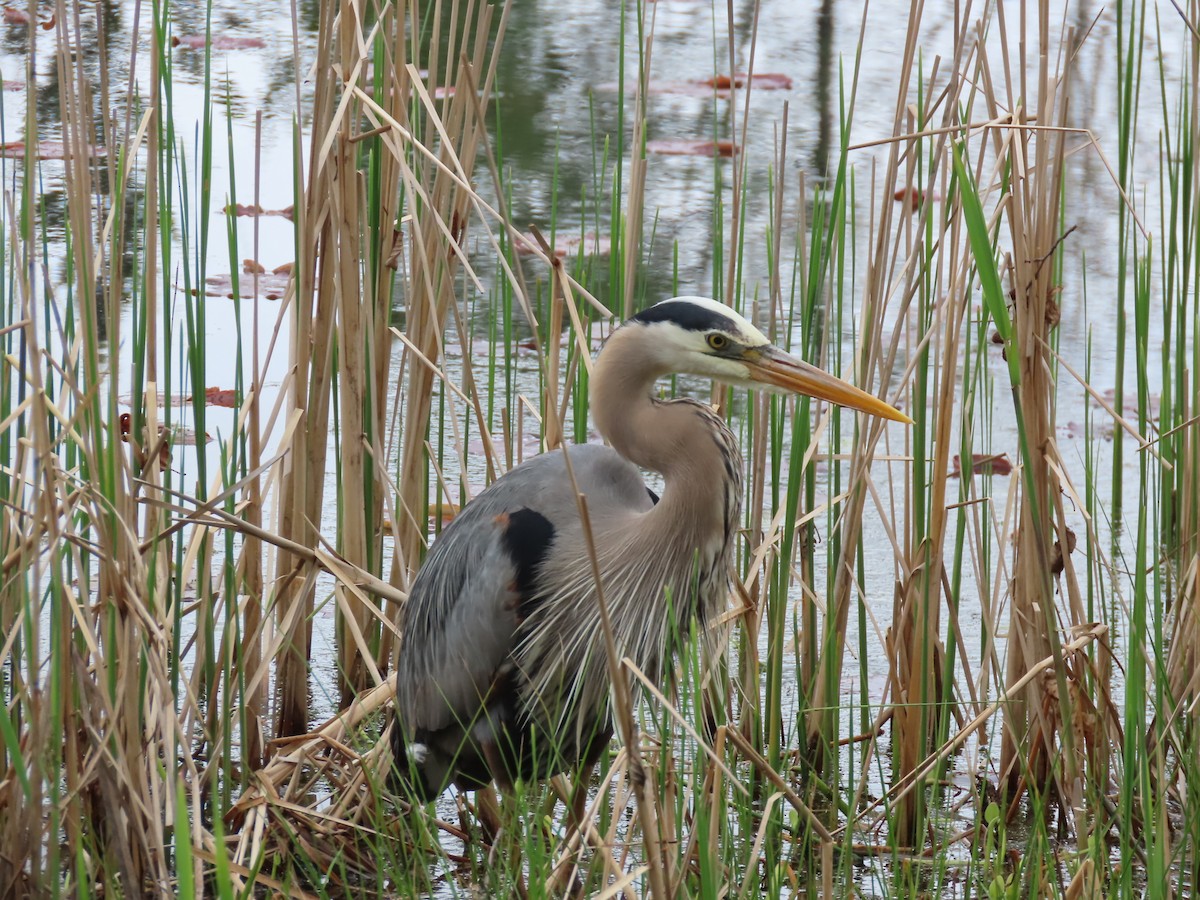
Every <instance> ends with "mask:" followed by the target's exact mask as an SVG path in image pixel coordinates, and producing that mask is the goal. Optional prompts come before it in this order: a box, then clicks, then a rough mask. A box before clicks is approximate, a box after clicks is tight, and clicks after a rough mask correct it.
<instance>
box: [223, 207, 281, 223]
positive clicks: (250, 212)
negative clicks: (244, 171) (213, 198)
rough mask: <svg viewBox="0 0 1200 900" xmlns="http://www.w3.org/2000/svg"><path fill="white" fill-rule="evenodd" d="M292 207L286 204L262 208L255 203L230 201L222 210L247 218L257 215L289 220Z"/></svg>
mask: <svg viewBox="0 0 1200 900" xmlns="http://www.w3.org/2000/svg"><path fill="white" fill-rule="evenodd" d="M293 211H294V210H293V207H291V206H286V207H284V208H283V209H264V208H263V207H261V206H259V205H258V204H257V203H230V204H229V205H228V206H226V207H225V208H224V210H223V212H225V214H226V215H234V216H245V217H247V218H257V217H258V216H279V217H280V218H281V219H287V220H288V221H289V222H291V221H292V220H293V219H292V214H293Z"/></svg>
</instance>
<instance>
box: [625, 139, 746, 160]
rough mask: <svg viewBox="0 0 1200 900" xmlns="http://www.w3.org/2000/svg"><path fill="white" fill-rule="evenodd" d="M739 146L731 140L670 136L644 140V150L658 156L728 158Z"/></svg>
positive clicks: (733, 154)
mask: <svg viewBox="0 0 1200 900" xmlns="http://www.w3.org/2000/svg"><path fill="white" fill-rule="evenodd" d="M740 150H741V148H740V147H738V145H737V144H735V143H734V142H733V141H705V140H700V139H697V138H671V139H664V140H658V141H646V152H647V153H657V154H659V155H660V156H720V157H722V158H725V159H728V158H729V157H731V156H735V155H737V153H738V152H740Z"/></svg>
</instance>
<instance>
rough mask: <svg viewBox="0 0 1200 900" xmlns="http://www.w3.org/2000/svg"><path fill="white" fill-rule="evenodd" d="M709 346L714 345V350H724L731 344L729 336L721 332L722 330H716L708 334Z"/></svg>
mask: <svg viewBox="0 0 1200 900" xmlns="http://www.w3.org/2000/svg"><path fill="white" fill-rule="evenodd" d="M708 346H710V347H712V348H713V349H714V350H724V349H725V348H726V347H728V346H729V338H727V337H725V335H723V334H721V333H720V332H714V333H713V334H710V335H709V336H708Z"/></svg>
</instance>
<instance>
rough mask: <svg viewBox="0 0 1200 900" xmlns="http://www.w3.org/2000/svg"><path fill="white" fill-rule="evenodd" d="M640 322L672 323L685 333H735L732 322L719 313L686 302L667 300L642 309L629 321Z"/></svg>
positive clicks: (647, 323)
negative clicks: (715, 331)
mask: <svg viewBox="0 0 1200 900" xmlns="http://www.w3.org/2000/svg"><path fill="white" fill-rule="evenodd" d="M629 321H630V322H641V323H642V324H643V325H653V324H654V323H655V322H672V323H674V324H675V325H678V326H679V327H680V328H683V329H686V330H687V331H713V330H714V329H719V330H721V331H733V332H736V330H737V329H736V326H735V325H734V324H733V320H732V319H730V318H729V317H728V316H723V315H721V314H720V313H719V312H714V311H713V310H711V309H707V308H706V307H703V306H700V305H698V304H696V303H689V302H688V301H687V300H667V301H665V302H663V303H656V304H655V305H654V306H651V307H650V308H649V309H643V310H642V311H641V312H640V313H638V314H637V315H636V316H634V317H633V318H631V319H630V320H629Z"/></svg>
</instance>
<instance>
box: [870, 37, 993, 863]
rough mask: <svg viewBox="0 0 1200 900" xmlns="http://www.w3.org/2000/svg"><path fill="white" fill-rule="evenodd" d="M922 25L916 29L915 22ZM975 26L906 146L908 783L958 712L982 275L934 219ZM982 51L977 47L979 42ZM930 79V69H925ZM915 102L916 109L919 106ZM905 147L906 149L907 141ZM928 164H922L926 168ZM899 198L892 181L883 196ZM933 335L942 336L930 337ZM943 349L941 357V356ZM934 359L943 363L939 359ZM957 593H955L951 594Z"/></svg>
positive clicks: (901, 774)
mask: <svg viewBox="0 0 1200 900" xmlns="http://www.w3.org/2000/svg"><path fill="white" fill-rule="evenodd" d="M914 30H915V29H914ZM968 35H969V26H968V23H967V21H966V20H963V22H962V24H961V27H960V30H959V32H958V33H957V35H956V40H955V51H954V60H953V61H952V62H951V63H950V65H949V66H947V68H948V69H949V71H950V72H951V74H950V78H949V83H948V84H947V85H946V86H945V87H944V88H943V89H942V90H941V91H940V92H939V93H938V94H936V95H935V93H934V90H935V85H937V84H938V77H937V76H938V70H939V67H940V66H939V63H940V60H938V61H935V62H934V65H933V68H932V71H931V72H930V73H929V75H928V77H927V78H925V83H924V86H923V90H922V93H921V96H923V97H924V98H925V104H924V105H923V106H918V107H916V108H915V112H916V114H917V115H918V116H919V120H913V119H911V118H910V119H909V121H908V122H907V123H906V125H907V126H908V127H907V130H908V131H909V132H910V133H912V134H917V133H921V132H925V131H926V130H927V129H928V126H929V124H930V122H931V121H932V120H933V118H934V117H935V116H937V115H938V108H939V107H940V110H941V112H940V118H941V120H942V121H941V125H942V129H939V130H940V131H941V133H940V134H938V135H937V136H934V137H929V138H912V139H908V140H906V141H905V142H904V144H903V146H904V147H905V158H906V160H907V166H906V171H905V176H904V180H903V181H902V182H901V185H902V186H901V188H900V190H901V191H905V192H907V195H908V196H909V197H911V198H914V199H913V200H912V201H910V202H912V203H913V205H915V206H916V208H915V209H914V210H913V214H912V215H910V216H909V217H908V218H907V219H906V220H905V222H904V227H903V233H904V239H903V243H904V248H903V251H902V252H903V258H905V259H921V260H923V263H922V265H921V266H919V267H908V271H909V272H910V273H911V274H910V275H909V276H908V277H907V278H906V284H905V288H904V290H905V294H906V295H907V296H913V297H915V298H916V301H917V310H916V313H917V317H918V318H917V321H918V322H919V323H920V329H919V331H918V334H917V335H916V337H917V339H918V341H919V344H918V347H917V349H916V354H915V358H916V366H915V370H914V376H915V380H914V385H913V396H914V397H915V398H926V397H927V398H929V401H928V402H921V401H920V400H917V402H914V404H913V409H912V417H913V419H914V421H915V425H914V426H913V429H912V432H911V434H912V439H913V457H914V466H913V473H912V485H911V494H910V497H911V503H912V507H911V510H912V511H911V513H910V515H909V516H908V517H907V519H906V528H905V532H904V533H905V536H906V537H905V543H906V546H905V548H904V561H903V563H902V565H901V571H902V572H903V573H904V575H903V576H902V577H901V579H900V581H899V583H898V584H897V586H896V597H895V604H894V607H893V624H892V627H891V629H890V630H889V633H888V636H887V639H888V651H889V657H890V658H891V659H892V660H893V661H894V667H893V669H892V673H893V674H891V675H889V680H890V684H889V688H888V693H889V694H890V696H891V697H892V698H893V703H894V704H895V705H894V706H893V707H892V723H893V727H894V731H893V748H894V750H893V767H894V772H895V776H896V777H897V778H899V779H904V778H907V777H910V776H911V775H912V774H913V773H914V772H915V771H916V768H917V766H918V765H919V763H920V762H921V760H922V759H924V757H925V756H926V755H927V754H928V753H929V752H930V751H931V750H932V747H933V743H934V741H935V739H936V738H937V736H938V735H939V733H940V731H941V729H940V728H939V722H940V721H944V720H946V719H947V718H948V716H949V709H948V706H949V704H950V703H951V702H952V700H951V698H952V696H953V686H952V685H951V684H950V683H948V679H949V678H950V677H951V675H952V673H951V672H947V671H946V665H945V655H946V649H945V647H944V645H943V643H942V636H941V631H942V628H941V621H942V619H941V608H942V599H943V592H942V585H943V583H944V581H945V577H946V576H945V561H944V549H943V548H944V547H945V545H946V537H947V533H948V529H949V523H950V511H949V508H948V506H947V482H948V478H949V474H950V451H951V447H952V442H951V428H952V425H953V423H954V414H955V404H956V399H957V394H958V381H957V379H956V378H954V377H953V374H952V373H954V372H955V369H956V367H957V364H958V359H959V356H960V350H961V343H962V337H963V328H964V320H965V317H966V313H967V310H968V308H969V305H970V298H971V291H972V288H973V284H972V281H971V279H970V277H969V271H970V266H971V256H970V244H969V242H968V241H967V240H966V238H965V236H964V233H963V228H962V216H961V214H960V213H956V212H955V211H949V212H947V213H946V214H944V215H942V216H940V217H935V216H934V214H933V209H934V207H933V204H932V203H931V202H930V200H929V198H930V197H932V196H933V193H934V192H933V187H934V185H938V184H940V185H941V187H942V190H943V194H944V193H945V192H946V188H947V186H948V184H949V177H950V176H949V173H950V170H951V169H952V165H951V162H950V151H949V141H948V138H949V132H948V131H947V130H945V129H948V128H949V126H950V125H952V124H953V123H954V122H955V121H956V119H957V117H958V116H959V114H960V110H961V102H962V101H961V97H960V94H961V91H962V90H963V87H964V82H963V79H962V77H961V75H960V74H959V73H961V72H963V71H964V63H965V62H966V61H967V60H969V59H970V57H971V56H972V52H971V51H972V42H970V41H969V39H968ZM974 49H976V50H978V48H974ZM923 77H924V74H923ZM910 108H912V107H910ZM900 145H901V144H900V142H897V144H896V146H900ZM922 163H924V166H925V167H924V169H923V170H922V169H920V168H919V166H920V165H921V164H922ZM894 194H895V191H894V190H893V185H892V184H890V183H885V185H884V187H883V194H882V196H883V198H884V202H885V203H886V202H888V201H889V200H890V199H891V198H892V197H893V196H894ZM925 336H931V337H932V340H931V341H929V342H927V341H925V339H924V338H925ZM938 354H940V359H938V358H937V356H936V355H938ZM934 359H936V360H937V361H936V363H934V362H932V361H933V360H934ZM947 599H948V598H947ZM926 802H927V797H926V793H925V791H923V790H916V791H913V792H911V793H909V794H906V795H905V796H904V797H903V798H902V799H901V800H900V801H899V803H898V804H897V807H896V811H895V816H894V818H893V819H892V825H893V827H892V829H891V838H892V843H893V844H895V845H898V846H908V847H913V846H917V845H919V843H920V840H921V835H922V834H923V833H924V828H925V823H926V808H925V804H926Z"/></svg>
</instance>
